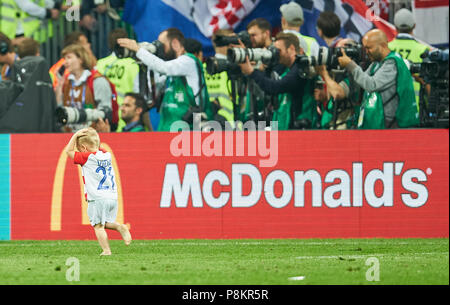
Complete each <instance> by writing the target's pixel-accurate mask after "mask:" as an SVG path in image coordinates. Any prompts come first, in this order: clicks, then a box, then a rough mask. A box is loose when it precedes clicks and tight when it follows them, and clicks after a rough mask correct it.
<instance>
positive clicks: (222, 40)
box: [214, 31, 252, 48]
mask: <svg viewBox="0 0 450 305" xmlns="http://www.w3.org/2000/svg"><path fill="white" fill-rule="evenodd" d="M239 40H240V41H242V43H243V44H244V46H245V47H246V48H250V47H251V46H252V41H251V40H250V35H249V34H248V32H247V31H241V32H239V33H237V34H236V35H231V36H217V37H216V38H215V39H214V43H215V45H216V46H217V47H226V46H229V45H230V44H234V45H239Z"/></svg>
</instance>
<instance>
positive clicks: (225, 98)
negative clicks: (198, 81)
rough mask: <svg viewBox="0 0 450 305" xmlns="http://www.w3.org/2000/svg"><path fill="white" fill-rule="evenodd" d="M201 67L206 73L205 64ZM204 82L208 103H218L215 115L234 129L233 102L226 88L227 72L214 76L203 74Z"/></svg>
mask: <svg viewBox="0 0 450 305" xmlns="http://www.w3.org/2000/svg"><path fill="white" fill-rule="evenodd" d="M203 66H204V71H206V64H203ZM205 82H206V87H207V88H208V93H209V98H210V101H211V102H213V101H215V100H218V101H219V103H220V109H219V110H218V111H217V114H219V115H221V116H222V117H224V118H225V119H226V120H227V121H228V122H229V123H230V124H231V126H233V127H234V113H233V101H232V99H231V96H230V92H231V90H229V88H228V74H227V72H225V71H224V72H221V73H217V74H214V75H210V74H209V73H208V72H205Z"/></svg>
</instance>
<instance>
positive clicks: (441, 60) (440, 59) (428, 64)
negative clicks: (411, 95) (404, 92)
mask: <svg viewBox="0 0 450 305" xmlns="http://www.w3.org/2000/svg"><path fill="white" fill-rule="evenodd" d="M420 57H421V58H422V59H423V61H422V63H414V64H411V66H410V72H411V73H412V74H416V73H418V74H419V76H420V77H421V78H422V79H423V80H424V81H425V83H426V84H427V85H429V86H430V88H429V93H426V92H427V90H426V88H425V87H424V86H423V85H422V88H421V89H420V125H421V126H422V127H438V128H448V126H449V92H448V85H449V66H448V59H449V50H448V49H446V50H433V51H426V52H424V53H423V54H422V55H421V56H420Z"/></svg>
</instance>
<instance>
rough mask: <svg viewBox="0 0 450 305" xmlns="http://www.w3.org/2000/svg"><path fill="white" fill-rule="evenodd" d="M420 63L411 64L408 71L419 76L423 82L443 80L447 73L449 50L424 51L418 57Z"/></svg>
mask: <svg viewBox="0 0 450 305" xmlns="http://www.w3.org/2000/svg"><path fill="white" fill-rule="evenodd" d="M420 57H421V58H422V59H423V61H422V63H412V64H411V66H410V68H409V70H410V71H411V73H412V74H419V75H420V76H421V77H422V78H423V79H425V80H435V79H440V78H444V77H445V74H446V73H448V72H447V71H448V57H449V50H448V49H446V50H433V51H431V52H430V51H428V50H427V51H426V52H424V53H423V54H422V55H421V56H420Z"/></svg>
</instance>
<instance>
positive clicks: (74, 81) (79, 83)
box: [56, 44, 113, 132]
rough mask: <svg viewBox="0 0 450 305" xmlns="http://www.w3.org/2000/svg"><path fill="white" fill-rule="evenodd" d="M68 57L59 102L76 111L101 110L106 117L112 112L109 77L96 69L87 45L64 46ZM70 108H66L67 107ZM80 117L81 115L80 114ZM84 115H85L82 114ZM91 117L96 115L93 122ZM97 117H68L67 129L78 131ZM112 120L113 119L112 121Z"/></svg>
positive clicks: (65, 54) (64, 53) (57, 96)
mask: <svg viewBox="0 0 450 305" xmlns="http://www.w3.org/2000/svg"><path fill="white" fill-rule="evenodd" d="M61 54H62V56H63V57H64V59H65V64H64V65H65V67H66V69H67V70H68V71H69V75H68V76H67V77H65V78H64V80H63V81H62V82H59V84H58V87H57V88H56V101H57V103H58V104H59V105H63V106H65V107H67V108H69V110H70V109H71V108H73V109H77V110H78V111H76V113H77V114H79V113H80V110H83V111H82V112H87V111H88V110H89V113H91V111H92V110H99V112H101V113H97V114H98V115H102V116H103V117H104V118H105V119H106V118H108V115H110V114H111V113H112V109H113V108H112V107H113V105H112V90H111V87H110V84H109V82H108V80H107V79H106V78H105V77H104V76H103V75H101V74H100V73H99V72H98V71H95V70H93V65H92V63H91V56H90V54H89V52H88V51H86V49H85V48H83V47H82V46H80V45H78V44H72V45H69V46H67V47H65V48H64V49H63V50H62V52H61ZM66 111H67V110H66ZM77 116H78V115H77ZM80 118H83V115H80ZM90 118H94V119H93V120H92V121H91V120H90ZM96 118H97V115H94V116H88V115H87V116H84V120H81V121H80V120H76V122H71V120H70V119H69V120H68V122H69V124H67V125H66V126H64V128H63V129H64V131H65V132H75V131H77V130H80V129H82V128H85V127H88V126H89V125H90V124H92V123H93V122H94V121H95V120H96ZM110 121H111V120H110Z"/></svg>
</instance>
